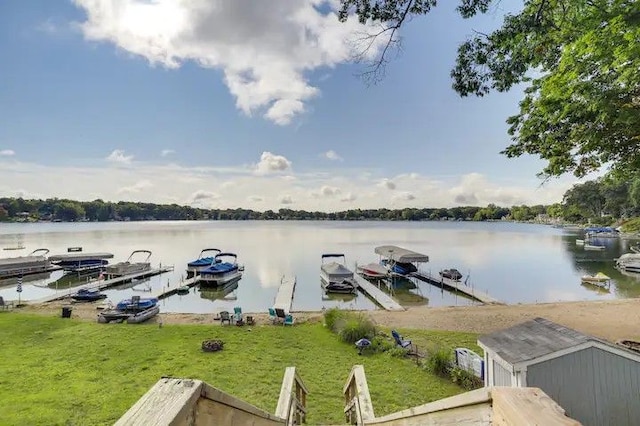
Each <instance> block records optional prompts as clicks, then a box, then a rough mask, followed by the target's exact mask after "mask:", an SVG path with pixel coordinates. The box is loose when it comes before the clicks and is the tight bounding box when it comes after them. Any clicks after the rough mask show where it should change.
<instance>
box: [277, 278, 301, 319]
mask: <svg viewBox="0 0 640 426" xmlns="http://www.w3.org/2000/svg"><path fill="white" fill-rule="evenodd" d="M296 283H297V278H296V277H293V278H289V277H282V279H281V280H280V288H278V294H276V298H275V301H274V302H273V308H274V309H276V308H279V309H283V310H284V311H285V312H286V313H289V312H291V305H292V304H293V293H294V291H295V289H296Z"/></svg>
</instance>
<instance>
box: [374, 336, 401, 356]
mask: <svg viewBox="0 0 640 426" xmlns="http://www.w3.org/2000/svg"><path fill="white" fill-rule="evenodd" d="M394 347H395V344H394V343H393V342H391V341H389V339H387V338H385V337H384V336H382V335H380V334H377V335H376V336H375V337H374V338H373V339H372V340H371V349H372V350H373V351H374V352H387V351H389V350H391V349H393V348H394Z"/></svg>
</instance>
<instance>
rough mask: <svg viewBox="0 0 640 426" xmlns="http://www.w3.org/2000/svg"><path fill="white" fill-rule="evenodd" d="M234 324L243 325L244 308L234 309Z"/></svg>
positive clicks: (237, 307)
mask: <svg viewBox="0 0 640 426" xmlns="http://www.w3.org/2000/svg"><path fill="white" fill-rule="evenodd" d="M233 322H235V323H236V324H242V323H243V320H242V308H241V307H239V306H236V307H235V308H233Z"/></svg>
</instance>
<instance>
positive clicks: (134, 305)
mask: <svg viewBox="0 0 640 426" xmlns="http://www.w3.org/2000/svg"><path fill="white" fill-rule="evenodd" d="M157 304H158V299H157V298H156V297H139V296H133V297H132V298H131V299H124V300H121V301H120V302H118V304H117V305H116V309H117V310H119V311H135V312H138V311H143V310H145V309H148V308H151V307H153V306H156V305H157Z"/></svg>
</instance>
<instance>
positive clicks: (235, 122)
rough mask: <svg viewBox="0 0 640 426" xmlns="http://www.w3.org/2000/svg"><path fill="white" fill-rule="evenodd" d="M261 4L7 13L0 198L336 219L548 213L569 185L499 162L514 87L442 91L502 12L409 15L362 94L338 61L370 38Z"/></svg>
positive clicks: (2, 17)
mask: <svg viewBox="0 0 640 426" xmlns="http://www.w3.org/2000/svg"><path fill="white" fill-rule="evenodd" d="M315 2H316V3H318V1H315ZM198 4H200V7H202V9H200V10H198V11H194V7H196V6H197V5H198ZM203 4H204V6H202V5H203ZM216 4H218V6H216ZM265 5H267V3H261V2H260V1H258V0H253V1H244V2H234V3H233V4H232V3H231V2H219V3H216V2H204V3H202V2H197V1H182V2H174V1H156V2H149V1H145V2H141V1H134V0H111V1H110V0H103V1H101V0H76V1H74V2H65V1H56V2H52V1H46V0H40V1H30V2H22V1H17V0H13V1H7V2H3V3H2V4H1V5H0V51H2V52H3V64H2V66H1V67H2V71H1V74H2V78H1V79H0V114H1V115H2V117H3V125H2V126H0V154H2V155H0V166H1V167H0V195H3V196H14V195H22V196H25V197H52V196H57V197H70V198H75V199H84V200H86V199H94V198H98V197H100V198H103V199H109V200H140V201H152V202H177V203H180V204H193V205H196V206H203V207H248V208H254V209H257V210H264V209H267V208H272V209H277V208H281V207H288V208H296V209H302V208H304V209H319V210H342V209H347V208H356V207H361V208H370V207H390V206H391V207H397V208H400V207H406V206H411V207H441V206H452V205H457V204H478V205H485V204H487V203H489V202H495V203H498V204H503V205H511V204H516V203H549V202H555V201H559V200H560V199H561V196H562V193H563V192H564V190H565V189H566V188H567V187H568V186H569V185H570V184H571V182H572V180H571V179H568V178H565V179H562V180H559V181H553V182H551V183H549V184H547V185H545V186H544V187H542V188H541V187H539V185H540V181H539V180H538V179H537V178H536V177H535V174H536V172H538V171H539V170H540V169H541V168H542V166H543V163H541V162H540V161H539V160H537V159H536V158H533V157H523V158H520V159H515V160H513V159H511V160H510V159H507V158H505V157H504V156H502V155H500V154H499V151H500V150H501V149H503V148H504V147H505V146H506V145H507V144H508V143H509V137H508V135H507V134H506V128H507V126H506V124H505V118H506V117H507V116H509V115H511V114H513V113H514V112H516V110H517V103H518V100H519V99H520V97H521V91H520V90H512V91H511V92H509V93H503V94H492V95H490V96H487V97H484V98H460V97H458V95H457V94H456V93H455V92H454V91H453V90H452V89H451V80H450V77H449V71H450V69H451V67H452V65H453V63H454V60H455V54H456V48H457V46H458V44H459V43H460V42H461V41H463V40H464V39H465V37H466V36H467V35H468V34H470V33H471V31H472V29H474V30H482V31H489V30H491V29H492V28H495V27H496V26H498V25H499V24H500V22H501V16H502V14H503V13H504V9H494V10H493V11H492V12H491V13H489V14H487V15H484V16H481V17H479V18H476V19H473V20H463V19H462V18H460V17H459V16H457V15H456V13H455V12H454V6H453V5H449V4H446V3H443V4H442V5H441V6H439V7H438V8H437V9H436V10H435V11H434V12H433V13H432V14H431V15H429V16H427V17H423V18H419V19H414V20H413V21H412V22H410V24H409V25H408V26H407V27H406V29H405V30H404V31H403V32H402V37H403V50H402V52H401V53H400V54H399V55H398V56H397V57H395V56H393V58H394V59H393V60H392V61H391V62H390V63H389V65H388V66H387V72H386V76H385V78H384V79H383V80H382V81H381V82H380V83H379V84H377V85H374V86H368V85H366V84H365V83H364V82H363V81H362V80H361V79H358V78H357V77H356V74H357V73H359V72H361V71H362V70H363V69H364V65H362V64H354V63H352V62H351V61H350V58H351V53H350V51H349V49H350V48H352V47H353V40H355V39H356V35H355V34H360V33H362V32H363V31H370V29H368V28H366V27H362V26H360V25H359V24H358V23H357V22H356V20H355V19H353V20H351V21H350V22H349V23H347V24H339V23H337V22H335V19H334V18H333V17H332V16H323V15H322V14H320V13H319V12H317V10H315V9H313V7H312V6H311V5H310V3H309V2H308V1H301V0H300V1H296V2H293V1H291V0H274V1H272V2H269V3H268V6H265ZM501 7H504V5H502V6H501ZM325 9H326V8H325ZM327 152H332V153H333V154H329V155H327Z"/></svg>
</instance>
